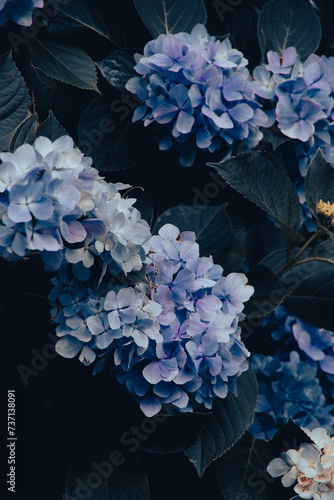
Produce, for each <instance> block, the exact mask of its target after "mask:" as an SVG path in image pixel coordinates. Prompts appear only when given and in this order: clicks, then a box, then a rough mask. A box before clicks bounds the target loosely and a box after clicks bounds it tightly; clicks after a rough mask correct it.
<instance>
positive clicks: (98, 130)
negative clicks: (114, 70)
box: [78, 90, 147, 172]
mask: <svg viewBox="0 0 334 500" xmlns="http://www.w3.org/2000/svg"><path fill="white" fill-rule="evenodd" d="M134 107H136V102H135V101H134V100H133V99H132V97H131V96H129V95H127V94H121V95H120V94H119V93H118V92H117V91H116V90H114V93H113V94H111V95H109V94H108V95H102V96H99V97H97V98H96V99H94V100H93V101H92V103H91V104H90V105H89V106H88V107H87V108H86V109H85V111H84V112H83V114H82V116H81V119H80V122H79V127H78V133H79V141H80V145H81V147H82V149H83V151H84V152H85V153H86V154H87V155H88V156H91V157H92V158H93V161H94V166H95V168H97V169H98V170H100V171H104V172H105V171H108V170H122V169H124V168H129V167H132V166H135V165H139V164H140V163H141V162H142V161H143V160H144V158H145V157H146V154H147V147H146V148H145V144H146V136H147V134H146V133H147V131H146V130H144V129H143V127H142V126H141V124H133V123H132V121H131V118H132V114H133V109H134ZM138 125H139V126H138ZM145 132H146V133H145Z"/></svg>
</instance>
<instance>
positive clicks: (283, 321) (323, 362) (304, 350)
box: [263, 306, 334, 395]
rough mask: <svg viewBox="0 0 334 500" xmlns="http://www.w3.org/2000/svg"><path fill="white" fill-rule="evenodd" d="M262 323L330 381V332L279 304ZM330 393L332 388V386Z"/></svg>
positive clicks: (333, 341)
mask: <svg viewBox="0 0 334 500" xmlns="http://www.w3.org/2000/svg"><path fill="white" fill-rule="evenodd" d="M263 326H266V327H269V328H270V329H271V330H272V332H271V336H272V338H273V339H274V340H277V341H279V340H281V339H282V340H283V341H284V345H285V347H286V348H287V349H288V350H290V351H291V350H297V352H299V354H300V356H301V359H302V361H305V362H306V363H307V364H308V365H310V366H312V367H314V368H316V369H317V370H318V373H320V372H323V373H324V374H325V375H326V378H327V380H328V381H329V384H328V385H331V386H332V384H333V383H334V332H331V331H328V330H325V329H323V328H317V327H315V326H311V325H308V324H307V323H304V322H303V321H300V319H299V318H297V316H295V315H294V314H293V313H291V312H290V311H289V310H288V309H286V308H285V307H283V306H279V307H277V308H276V309H275V311H274V312H273V314H272V315H271V316H270V317H269V318H265V321H264V323H263ZM332 391H333V395H334V389H333V388H332Z"/></svg>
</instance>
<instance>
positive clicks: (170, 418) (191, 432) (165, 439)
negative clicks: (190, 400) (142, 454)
mask: <svg viewBox="0 0 334 500" xmlns="http://www.w3.org/2000/svg"><path fill="white" fill-rule="evenodd" d="M201 411H203V413H202V414H198V413H195V414H193V413H184V414H180V415H166V416H165V418H166V421H165V422H161V423H160V422H159V425H158V426H157V429H156V431H155V432H154V434H153V435H152V436H149V437H148V439H147V440H146V441H144V442H143V443H141V445H140V448H141V449H142V450H145V451H149V452H151V453H178V452H180V451H184V450H185V449H186V448H189V446H191V445H192V444H193V443H194V441H195V440H196V437H197V436H198V435H199V433H200V432H201V431H202V429H203V426H204V425H205V422H206V417H207V416H208V415H209V412H207V413H205V411H204V410H201ZM162 416H163V414H161V416H160V415H159V418H162Z"/></svg>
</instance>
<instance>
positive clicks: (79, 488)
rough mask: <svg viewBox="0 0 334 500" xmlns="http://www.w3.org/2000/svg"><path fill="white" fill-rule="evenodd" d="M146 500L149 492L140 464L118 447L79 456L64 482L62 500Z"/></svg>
mask: <svg viewBox="0 0 334 500" xmlns="http://www.w3.org/2000/svg"><path fill="white" fill-rule="evenodd" d="M82 498H87V499H88V498H89V500H149V498H150V490H149V485H148V480H147V477H146V473H145V470H144V468H143V466H142V464H141V463H138V462H134V461H133V460H130V459H129V458H126V457H124V456H123V455H122V452H120V451H118V450H117V448H115V449H112V450H110V451H108V450H106V451H105V452H102V451H100V450H99V451H97V452H95V453H94V452H92V453H90V454H89V455H86V456H85V455H84V456H80V457H78V458H77V460H76V461H75V462H74V463H73V465H72V467H71V470H70V473H69V475H68V478H67V482H66V495H65V500H80V499H82Z"/></svg>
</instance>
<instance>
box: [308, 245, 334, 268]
mask: <svg viewBox="0 0 334 500" xmlns="http://www.w3.org/2000/svg"><path fill="white" fill-rule="evenodd" d="M308 258H312V259H326V260H328V261H329V262H332V263H333V264H334V243H333V240H326V241H322V242H321V243H319V244H318V245H316V246H315V247H314V248H312V250H311V251H310V253H309V254H308Z"/></svg>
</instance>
